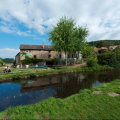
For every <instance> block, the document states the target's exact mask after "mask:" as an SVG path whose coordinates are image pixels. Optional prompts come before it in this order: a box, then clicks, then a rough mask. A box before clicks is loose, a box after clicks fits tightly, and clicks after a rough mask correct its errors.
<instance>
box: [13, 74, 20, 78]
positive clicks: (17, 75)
mask: <svg viewBox="0 0 120 120" xmlns="http://www.w3.org/2000/svg"><path fill="white" fill-rule="evenodd" d="M20 78H21V76H20V74H19V73H16V74H15V75H13V79H20Z"/></svg>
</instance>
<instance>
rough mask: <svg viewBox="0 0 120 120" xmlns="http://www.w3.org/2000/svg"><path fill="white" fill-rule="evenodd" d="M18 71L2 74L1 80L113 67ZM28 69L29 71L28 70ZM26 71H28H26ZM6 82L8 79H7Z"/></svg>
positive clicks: (0, 75) (110, 68)
mask: <svg viewBox="0 0 120 120" xmlns="http://www.w3.org/2000/svg"><path fill="white" fill-rule="evenodd" d="M14 69H17V72H16V73H2V74H0V79H1V80H2V78H3V79H5V78H13V79H20V78H22V77H23V76H29V77H33V76H34V77H36V76H37V77H40V76H47V75H52V74H53V75H55V74H62V73H68V72H82V71H95V70H98V71H99V70H112V69H113V68H112V67H109V66H107V65H104V66H100V65H98V64H97V65H96V66H92V67H89V66H84V67H77V68H69V67H61V69H40V68H38V69H33V70H32V69H28V68H25V69H23V71H22V69H21V68H14ZM26 69H27V70H26ZM18 70H19V72H18ZM25 70H26V71H25ZM5 80H6V79H5Z"/></svg>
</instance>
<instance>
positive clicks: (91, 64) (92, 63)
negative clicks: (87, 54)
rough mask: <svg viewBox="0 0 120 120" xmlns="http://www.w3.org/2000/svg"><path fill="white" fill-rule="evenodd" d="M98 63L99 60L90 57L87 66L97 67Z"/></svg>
mask: <svg viewBox="0 0 120 120" xmlns="http://www.w3.org/2000/svg"><path fill="white" fill-rule="evenodd" d="M97 65H98V64H97V61H96V60H94V59H90V60H88V61H87V67H96V66H97Z"/></svg>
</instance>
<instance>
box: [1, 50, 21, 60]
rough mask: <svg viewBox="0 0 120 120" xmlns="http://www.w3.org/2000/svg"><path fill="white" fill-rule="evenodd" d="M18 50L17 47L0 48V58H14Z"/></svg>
mask: <svg viewBox="0 0 120 120" xmlns="http://www.w3.org/2000/svg"><path fill="white" fill-rule="evenodd" d="M18 52H20V50H19V49H13V48H4V49H0V57H1V58H14V57H15V55H16V54H17V53H18Z"/></svg>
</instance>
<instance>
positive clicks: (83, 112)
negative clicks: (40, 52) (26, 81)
mask: <svg viewBox="0 0 120 120" xmlns="http://www.w3.org/2000/svg"><path fill="white" fill-rule="evenodd" d="M93 91H102V92H103V94H92V92H93ZM111 92H114V93H118V94H120V80H115V81H112V82H110V83H103V84H102V85H100V86H99V87H98V88H92V89H91V90H88V89H84V90H81V91H80V92H79V93H78V94H75V95H72V96H70V97H68V98H65V99H55V98H49V99H47V100H44V101H42V102H39V103H36V104H33V105H27V106H17V107H13V108H8V109H7V110H5V111H3V112H1V113H0V119H2V118H3V117H4V116H5V115H10V117H9V119H11V120H13V119H16V120H17V119H43V118H50V119H119V118H120V95H119V96H116V97H111V96H109V95H108V93H111Z"/></svg>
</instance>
